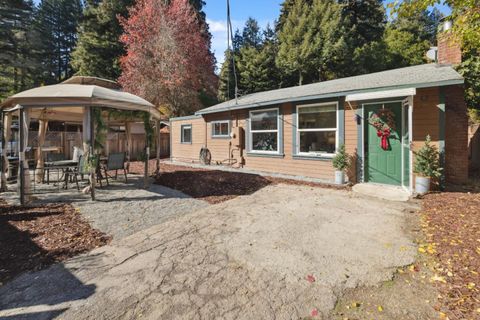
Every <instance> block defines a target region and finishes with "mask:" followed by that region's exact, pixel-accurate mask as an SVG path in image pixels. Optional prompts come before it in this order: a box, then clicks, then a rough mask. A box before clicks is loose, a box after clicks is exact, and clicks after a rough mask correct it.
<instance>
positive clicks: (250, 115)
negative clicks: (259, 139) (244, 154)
mask: <svg viewBox="0 0 480 320" xmlns="http://www.w3.org/2000/svg"><path fill="white" fill-rule="evenodd" d="M272 110H275V111H277V129H276V130H253V131H252V113H259V112H264V111H272ZM269 132H276V133H277V151H264V150H253V143H252V142H253V133H269ZM248 140H249V142H248V143H249V148H248V149H249V150H248V152H249V153H257V154H280V108H268V109H258V110H252V111H250V112H249V121H248Z"/></svg>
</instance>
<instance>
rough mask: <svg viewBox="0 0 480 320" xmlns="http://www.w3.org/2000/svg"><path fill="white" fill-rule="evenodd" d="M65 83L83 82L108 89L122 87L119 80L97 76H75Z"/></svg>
mask: <svg viewBox="0 0 480 320" xmlns="http://www.w3.org/2000/svg"><path fill="white" fill-rule="evenodd" d="M62 83H63V84H83V85H88V84H91V85H96V86H99V87H104V88H108V89H116V90H119V89H120V88H121V86H120V84H118V82H115V81H112V80H108V79H102V78H97V77H90V76H73V77H71V78H69V79H67V80H65V81H63V82H62Z"/></svg>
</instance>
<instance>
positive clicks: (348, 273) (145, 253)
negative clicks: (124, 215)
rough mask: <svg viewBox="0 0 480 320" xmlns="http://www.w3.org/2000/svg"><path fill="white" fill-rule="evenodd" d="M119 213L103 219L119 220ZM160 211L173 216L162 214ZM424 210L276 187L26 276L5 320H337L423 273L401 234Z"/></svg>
mask: <svg viewBox="0 0 480 320" xmlns="http://www.w3.org/2000/svg"><path fill="white" fill-rule="evenodd" d="M128 197H130V195H128ZM115 203H116V202H115ZM115 203H111V202H110V206H108V203H107V205H106V206H102V204H98V206H100V207H99V208H101V209H99V210H105V211H104V212H103V213H96V214H99V215H100V216H108V218H107V219H113V218H114V216H115V211H117V210H118V208H117V207H115V205H116V204H115ZM147 203H148V202H147ZM128 205H129V207H128V208H129V210H132V211H136V210H137V208H144V209H145V208H147V207H141V206H136V205H135V204H134V203H133V204H131V205H130V204H128ZM144 205H145V206H146V205H147V204H144ZM153 209H155V210H157V212H158V213H159V214H161V213H162V212H165V209H164V208H163V207H162V205H161V203H158V207H156V208H152V207H150V206H148V208H147V210H153ZM415 209H416V207H414V206H413V205H412V204H405V203H390V202H386V201H382V200H376V199H368V198H360V197H359V196H357V195H354V194H352V193H350V192H346V191H336V190H328V189H321V188H311V187H304V186H292V185H272V186H268V187H266V188H264V189H262V190H260V191H258V192H256V193H254V194H252V195H249V196H242V197H239V198H236V199H234V200H231V201H227V202H224V203H222V204H218V205H213V206H208V207H205V208H202V209H200V208H199V209H198V210H194V212H192V213H189V214H183V215H179V216H178V217H175V218H169V219H165V220H164V222H163V223H160V224H158V225H156V226H154V227H151V228H149V229H147V230H144V231H140V232H137V233H134V234H132V235H130V236H128V237H124V238H119V239H117V241H115V242H113V243H112V244H111V245H109V246H105V247H102V248H98V249H96V250H94V251H92V252H90V253H89V254H86V255H82V256H79V257H77V258H74V259H72V260H69V261H68V262H67V263H65V264H59V265H55V266H53V267H51V268H49V269H46V270H43V271H40V272H35V273H30V274H24V275H22V276H20V277H19V278H17V279H15V280H14V281H12V282H10V283H8V284H7V285H5V286H3V287H1V288H0V310H3V311H0V317H1V316H15V315H17V316H18V315H23V316H24V317H25V318H27V319H30V318H31V319H50V318H52V317H55V316H59V317H60V318H62V319H137V318H140V317H143V318H145V319H214V318H222V319H298V318H303V317H307V316H309V315H310V314H311V312H312V310H314V309H317V310H318V312H319V315H318V316H317V317H318V318H321V317H322V316H323V317H324V318H327V319H328V317H329V312H330V311H331V310H332V309H333V308H334V306H335V302H336V299H337V297H338V296H339V295H341V293H342V291H343V290H345V289H346V288H352V287H356V286H358V285H374V284H377V283H378V282H380V281H383V280H388V279H390V278H391V277H392V274H393V272H394V271H395V270H396V268H397V266H402V265H407V264H410V263H412V262H413V261H414V258H415V254H416V247H415V245H414V244H413V243H412V239H410V238H409V236H408V235H407V234H406V232H405V231H404V227H405V219H406V218H405V216H406V215H405V210H415ZM142 210H143V209H142ZM153 212H155V211H153ZM94 220H97V219H96V218H94ZM118 234H119V235H121V234H122V233H121V231H118ZM307 278H308V279H309V280H310V281H307Z"/></svg>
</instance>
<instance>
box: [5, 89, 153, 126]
mask: <svg viewBox="0 0 480 320" xmlns="http://www.w3.org/2000/svg"><path fill="white" fill-rule="evenodd" d="M17 104H18V105H21V106H24V107H47V108H49V109H50V108H52V109H55V110H56V111H58V112H59V113H72V114H77V113H79V112H80V113H81V112H82V111H81V110H82V109H80V108H79V107H91V106H99V107H110V108H115V109H121V110H137V111H145V112H149V113H150V114H151V115H152V116H153V117H154V118H156V119H161V118H162V117H161V114H160V112H159V111H158V110H157V109H156V108H155V107H154V105H152V104H151V103H150V102H148V101H146V100H144V99H142V98H140V97H138V96H136V95H133V94H130V93H128V92H123V91H119V90H113V89H108V88H104V87H100V86H97V85H83V84H56V85H51V86H43V87H37V88H34V89H30V90H26V91H23V92H20V93H17V94H15V95H13V96H11V97H9V98H8V99H6V100H5V101H4V102H3V103H2V104H1V105H0V106H1V109H7V108H12V107H14V106H16V105H17ZM37 109H38V108H37Z"/></svg>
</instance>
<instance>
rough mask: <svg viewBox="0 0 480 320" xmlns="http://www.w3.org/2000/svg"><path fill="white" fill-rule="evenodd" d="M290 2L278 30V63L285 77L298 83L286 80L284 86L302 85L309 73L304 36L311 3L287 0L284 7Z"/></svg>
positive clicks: (300, 0)
mask: <svg viewBox="0 0 480 320" xmlns="http://www.w3.org/2000/svg"><path fill="white" fill-rule="evenodd" d="M287 4H288V11H287V10H286V12H285V16H284V17H283V19H281V20H280V23H279V26H281V28H280V29H279V30H278V42H279V48H278V55H277V59H276V63H277V66H278V68H279V69H280V70H281V72H282V77H284V79H286V78H290V79H296V83H292V82H290V81H288V80H287V81H284V82H283V83H282V86H292V85H295V84H299V85H301V84H302V83H303V82H304V81H303V79H304V77H305V76H306V74H307V73H308V67H307V64H308V63H309V61H306V57H305V54H302V52H303V51H305V50H304V48H302V46H304V36H305V34H306V33H307V29H308V11H309V9H310V8H309V5H308V4H307V1H305V0H294V1H287V2H285V3H284V4H283V8H284V7H285V6H286V5H287Z"/></svg>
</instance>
